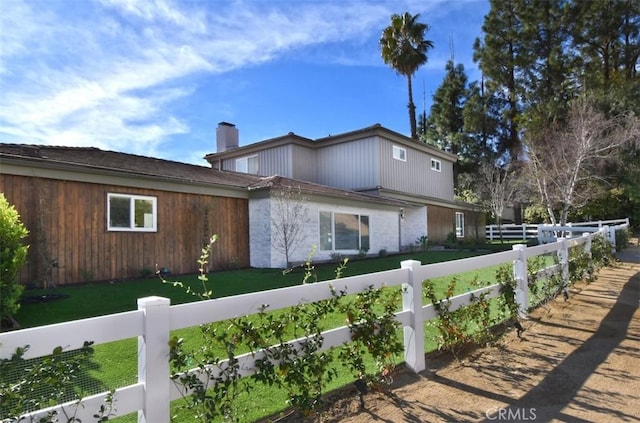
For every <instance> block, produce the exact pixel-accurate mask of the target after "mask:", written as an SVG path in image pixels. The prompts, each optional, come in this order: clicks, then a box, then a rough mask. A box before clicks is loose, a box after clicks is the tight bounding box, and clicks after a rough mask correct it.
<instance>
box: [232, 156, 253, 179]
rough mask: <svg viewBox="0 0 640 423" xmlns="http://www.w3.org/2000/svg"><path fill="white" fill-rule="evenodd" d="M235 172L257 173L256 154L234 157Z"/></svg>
mask: <svg viewBox="0 0 640 423" xmlns="http://www.w3.org/2000/svg"><path fill="white" fill-rule="evenodd" d="M236 172H242V173H250V174H252V175H257V174H258V155H257V154H256V155H254V156H247V157H241V158H239V159H236Z"/></svg>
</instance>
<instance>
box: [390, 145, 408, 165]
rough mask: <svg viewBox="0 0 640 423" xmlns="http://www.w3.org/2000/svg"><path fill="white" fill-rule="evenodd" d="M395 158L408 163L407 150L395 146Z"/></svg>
mask: <svg viewBox="0 0 640 423" xmlns="http://www.w3.org/2000/svg"><path fill="white" fill-rule="evenodd" d="M393 158H394V159H396V160H400V161H402V162H406V161H407V149H406V148H402V147H398V146H397V145H394V146H393Z"/></svg>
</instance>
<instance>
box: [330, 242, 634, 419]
mask: <svg viewBox="0 0 640 423" xmlns="http://www.w3.org/2000/svg"><path fill="white" fill-rule="evenodd" d="M636 244H637V242H636ZM620 259H621V260H622V262H621V263H619V264H618V265H617V266H616V267H611V268H606V269H603V270H602V271H601V272H600V275H599V278H598V280H597V281H596V282H594V283H592V284H589V285H587V284H584V283H580V284H577V285H575V286H574V287H573V288H572V289H571V296H570V299H569V301H567V302H564V301H563V300H562V298H559V299H558V300H556V301H554V302H552V303H550V304H548V305H547V306H545V307H543V308H540V309H538V310H536V311H535V312H533V313H532V314H531V316H530V319H529V320H528V321H525V322H524V327H525V329H526V331H525V332H524V334H523V339H522V340H520V339H518V338H517V337H516V336H515V333H509V334H507V336H506V337H505V338H504V342H503V343H502V344H501V345H500V347H492V348H484V349H480V350H476V351H474V352H472V353H470V354H469V355H468V356H467V357H465V358H464V360H463V361H462V362H459V361H451V360H449V361H447V360H446V359H444V358H436V359H430V360H428V362H427V370H425V371H424V372H422V373H420V374H418V375H416V374H412V373H409V372H403V373H402V374H400V375H398V376H397V377H396V380H395V382H394V385H393V386H392V389H391V390H390V391H389V392H386V393H370V394H367V395H366V396H365V409H364V410H361V409H360V408H359V400H358V397H357V395H356V394H355V392H354V393H353V395H352V396H351V397H345V398H342V399H341V400H339V401H337V402H336V404H335V406H334V407H333V408H332V410H331V412H330V414H329V415H325V418H324V419H323V421H324V422H350V423H364V422H367V423H368V422H416V423H417V422H436V421H446V422H466V421H469V422H477V421H486V422H490V421H545V422H546V421H562V422H618V421H640V310H638V302H639V299H640V247H637V246H636V247H632V248H630V249H628V250H625V253H624V255H622V256H620Z"/></svg>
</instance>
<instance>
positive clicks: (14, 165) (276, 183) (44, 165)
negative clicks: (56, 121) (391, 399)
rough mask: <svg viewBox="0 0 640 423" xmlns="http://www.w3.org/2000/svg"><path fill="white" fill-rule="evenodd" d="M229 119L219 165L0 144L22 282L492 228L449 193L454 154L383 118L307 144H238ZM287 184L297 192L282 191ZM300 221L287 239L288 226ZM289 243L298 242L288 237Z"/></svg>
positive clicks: (64, 280) (354, 247)
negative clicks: (204, 256)
mask: <svg viewBox="0 0 640 423" xmlns="http://www.w3.org/2000/svg"><path fill="white" fill-rule="evenodd" d="M238 141H239V140H238V130H237V128H235V127H234V126H233V125H231V124H228V123H222V124H220V125H219V127H218V129H217V143H218V152H217V153H214V154H209V155H207V156H206V160H207V161H208V162H209V163H210V165H211V166H212V167H213V169H212V168H211V167H208V166H195V165H190V164H185V163H179V162H173V161H169V160H161V159H156V158H152V157H144V156H137V155H132V154H126V153H120V152H114V151H104V150H100V149H97V148H86V147H57V146H45V145H23V144H2V143H0V193H2V194H4V195H5V197H6V198H7V200H8V201H9V203H11V204H13V205H15V207H16V208H17V210H18V212H19V213H20V215H21V218H22V221H23V222H24V223H25V226H26V227H27V229H28V230H29V236H28V239H27V240H26V241H27V243H28V244H29V245H30V248H29V256H28V263H27V265H26V266H25V268H24V269H23V271H22V273H21V277H20V280H21V282H22V283H24V284H28V285H36V286H46V285H49V284H55V285H64V284H73V283H77V282H89V281H92V280H96V281H99V280H120V279H126V278H132V277H139V276H141V275H145V274H149V273H150V272H152V271H153V270H155V268H156V267H158V268H160V269H165V268H166V269H168V270H169V271H171V272H172V273H190V272H194V271H195V270H196V269H197V263H196V260H197V258H198V257H199V254H200V251H201V248H202V246H203V243H205V242H206V240H207V239H208V237H209V236H210V235H213V234H217V235H219V238H218V242H217V243H216V246H215V249H214V252H213V254H212V257H211V262H210V267H211V268H212V269H220V268H230V267H246V266H253V267H284V266H285V265H286V264H287V258H288V261H289V262H302V261H304V260H306V259H307V257H308V256H309V254H310V253H311V252H312V251H315V254H314V256H313V260H314V261H318V260H328V259H331V258H334V256H335V255H336V254H339V255H355V254H359V253H364V252H366V253H368V254H373V255H376V254H379V253H380V252H382V251H386V252H388V253H394V252H398V251H402V250H403V249H406V248H407V247H408V246H411V245H414V246H415V245H416V241H417V239H418V237H421V236H428V237H429V239H430V240H431V241H441V240H443V239H445V238H446V237H447V236H448V235H451V234H453V236H457V237H459V238H476V237H478V238H479V237H482V236H484V226H483V225H484V219H483V217H482V214H481V213H478V212H477V211H476V210H474V209H473V208H472V207H471V206H469V205H466V204H463V203H459V202H456V201H454V199H453V177H452V167H453V162H454V160H455V157H454V156H452V155H450V154H447V153H444V152H442V151H439V150H437V149H434V148H432V147H429V146H427V145H424V144H420V143H417V142H415V141H413V140H411V139H409V138H407V137H405V136H402V135H400V134H398V133H395V132H393V131H390V130H388V129H385V128H383V127H381V126H380V125H375V126H372V127H369V128H364V129H361V130H358V131H353V132H348V133H345V134H340V135H335V136H329V137H326V138H321V139H317V140H311V139H308V138H304V137H301V136H298V135H295V134H287V135H285V136H283V137H278V138H274V139H269V140H266V141H262V142H258V143H255V144H251V145H246V146H242V147H240V146H239V144H238ZM283 192H284V193H291V195H290V197H287V198H286V200H287V201H280V200H282V199H283V197H282V196H281V194H282V193H283ZM296 220H297V221H298V223H299V225H297V226H298V234H297V238H296V240H295V241H296V242H290V245H289V247H290V248H289V251H286V252H284V251H283V248H282V244H283V242H282V241H283V240H282V238H283V237H282V235H283V233H282V222H283V221H284V222H290V221H296ZM290 241H293V240H290Z"/></svg>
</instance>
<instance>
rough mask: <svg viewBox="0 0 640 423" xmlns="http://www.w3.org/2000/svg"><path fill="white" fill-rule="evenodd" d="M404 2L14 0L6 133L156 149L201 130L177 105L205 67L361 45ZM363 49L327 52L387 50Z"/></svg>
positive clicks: (0, 23)
mask: <svg viewBox="0 0 640 423" xmlns="http://www.w3.org/2000/svg"><path fill="white" fill-rule="evenodd" d="M428 3H429V2H428ZM438 3H439V2H431V3H429V7H430V8H436V7H437V6H438ZM406 5H409V4H408V3H407V4H406ZM397 7H399V6H398V5H397V4H396V2H369V1H364V0H363V1H344V2H342V1H340V2H337V1H336V2H315V1H313V2H306V1H278V2H258V1H242V0H240V1H229V2H219V1H205V2H192V1H185V2H180V1H172V0H152V1H146V0H145V1H143V0H95V1H93V2H78V1H75V0H59V1H52V2H39V3H37V4H35V3H25V2H21V1H18V0H3V2H2V14H1V15H2V16H1V17H0V28H1V29H0V89H1V90H2V92H3V94H2V96H1V97H0V136H2V138H3V139H4V140H5V141H10V142H37V143H46V144H64V145H96V146H103V147H107V148H118V147H121V146H128V147H129V150H131V149H133V151H138V152H143V153H147V154H148V153H149V152H152V151H156V150H158V149H159V148H160V146H161V144H162V142H163V140H165V139H166V138H167V137H169V136H171V135H175V134H184V133H188V132H189V131H190V127H189V122H188V118H187V117H185V116H179V115H176V114H174V113H173V112H172V108H171V107H169V106H170V105H171V104H172V103H173V102H175V101H178V100H179V99H182V98H184V97H185V96H189V95H190V94H191V93H192V92H193V91H194V90H195V89H196V88H197V85H198V82H197V78H198V77H200V76H203V75H205V76H206V75H207V74H220V73H224V72H229V71H232V70H234V69H238V68H242V67H245V66H255V65H258V64H261V63H264V62H268V61H271V60H274V59H277V58H279V57H281V56H282V55H284V54H296V55H300V56H303V55H305V54H307V52H310V53H309V54H310V56H309V57H312V56H313V54H317V52H318V51H319V50H315V53H314V52H313V50H312V48H313V47H314V46H319V45H323V44H325V43H329V44H331V43H335V44H336V45H337V43H340V42H344V41H348V42H352V43H355V44H358V43H361V42H362V40H363V39H364V38H367V37H369V38H370V37H371V34H372V33H374V34H377V33H378V31H379V28H380V27H381V25H382V24H384V23H386V21H387V20H388V17H389V15H390V14H391V13H393V12H394V11H397V9H395V10H394V8H397ZM401 8H402V7H401ZM423 8H424V7H423ZM362 51H363V52H362V54H361V55H353V54H351V55H350V54H349V53H348V52H345V51H340V49H335V50H333V49H327V50H326V51H323V53H322V58H321V59H322V60H327V61H329V62H333V63H348V64H350V65H353V64H363V63H364V64H371V63H373V62H374V59H373V58H374V57H376V58H377V52H376V51H371V50H365V49H363V50H362ZM318 59H320V58H318Z"/></svg>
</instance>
